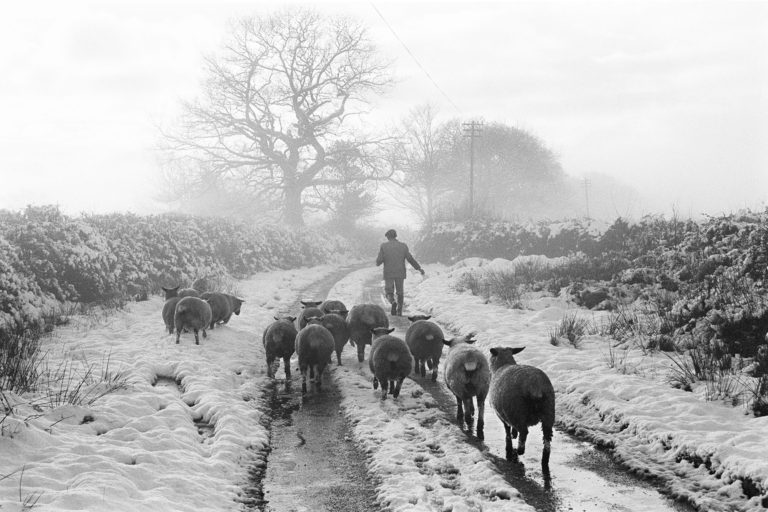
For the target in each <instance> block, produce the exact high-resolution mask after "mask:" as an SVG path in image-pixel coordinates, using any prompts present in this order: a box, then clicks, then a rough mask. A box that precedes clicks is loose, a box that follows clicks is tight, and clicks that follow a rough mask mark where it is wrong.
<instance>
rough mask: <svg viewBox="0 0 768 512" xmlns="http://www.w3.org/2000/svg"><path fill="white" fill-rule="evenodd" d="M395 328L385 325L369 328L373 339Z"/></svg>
mask: <svg viewBox="0 0 768 512" xmlns="http://www.w3.org/2000/svg"><path fill="white" fill-rule="evenodd" d="M394 330H395V328H394V327H392V328H389V329H388V328H386V327H376V328H374V329H371V333H372V334H373V339H376V338H378V337H379V336H386V335H387V334H389V333H391V332H392V331H394Z"/></svg>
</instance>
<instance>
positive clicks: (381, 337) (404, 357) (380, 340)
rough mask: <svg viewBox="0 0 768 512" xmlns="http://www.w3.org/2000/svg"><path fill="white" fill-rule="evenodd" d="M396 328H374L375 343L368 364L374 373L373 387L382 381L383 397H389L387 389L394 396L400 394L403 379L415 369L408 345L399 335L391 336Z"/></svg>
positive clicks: (376, 386)
mask: <svg viewBox="0 0 768 512" xmlns="http://www.w3.org/2000/svg"><path fill="white" fill-rule="evenodd" d="M394 330H395V329H394V328H392V329H388V328H386V327H377V328H376V329H374V330H373V336H374V339H373V344H372V345H371V356H370V358H369V360H368V366H369V368H370V370H371V373H372V374H373V389H376V388H378V386H379V383H381V399H382V400H384V399H385V398H387V390H389V392H390V393H391V394H392V397H393V398H397V397H398V395H400V388H401V387H402V385H403V380H405V378H406V377H407V376H408V374H410V373H411V371H412V370H413V356H411V352H410V350H408V345H406V343H405V341H404V340H402V339H400V338H398V337H397V336H390V333H391V332H392V331H394Z"/></svg>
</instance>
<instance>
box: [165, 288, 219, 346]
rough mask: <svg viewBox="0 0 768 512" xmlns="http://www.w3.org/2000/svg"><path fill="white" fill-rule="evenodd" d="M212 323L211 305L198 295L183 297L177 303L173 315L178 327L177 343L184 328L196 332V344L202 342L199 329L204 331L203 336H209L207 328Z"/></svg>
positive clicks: (175, 324)
mask: <svg viewBox="0 0 768 512" xmlns="http://www.w3.org/2000/svg"><path fill="white" fill-rule="evenodd" d="M210 323H211V306H210V305H209V304H208V303H207V302H205V301H204V300H203V299H200V298H198V297H182V298H181V299H180V300H179V302H178V304H176V312H175V313H174V315H173V324H174V326H175V327H176V343H179V337H180V336H181V332H182V331H183V330H184V329H188V330H190V331H192V332H194V333H195V344H196V345H199V344H200V338H199V336H198V334H197V333H198V332H199V331H203V338H207V337H208V334H206V332H205V329H206V327H208V325H210Z"/></svg>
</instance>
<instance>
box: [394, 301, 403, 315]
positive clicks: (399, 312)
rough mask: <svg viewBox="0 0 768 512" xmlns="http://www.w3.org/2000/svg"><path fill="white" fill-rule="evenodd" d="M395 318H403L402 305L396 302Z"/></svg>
mask: <svg viewBox="0 0 768 512" xmlns="http://www.w3.org/2000/svg"><path fill="white" fill-rule="evenodd" d="M395 314H396V315H397V316H403V303H402V302H398V303H397V313H395Z"/></svg>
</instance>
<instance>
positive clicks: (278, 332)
mask: <svg viewBox="0 0 768 512" xmlns="http://www.w3.org/2000/svg"><path fill="white" fill-rule="evenodd" d="M274 319H275V321H274V322H272V323H271V324H269V325H268V326H267V328H266V329H264V335H263V336H262V340H261V341H262V343H263V344H264V352H265V353H266V356H267V375H268V376H269V377H270V378H274V377H275V371H276V370H277V367H278V366H279V365H280V360H279V358H282V360H283V367H284V369H285V379H286V380H290V378H291V356H292V355H293V353H294V352H295V350H296V334H298V333H297V331H296V327H295V326H294V325H293V322H294V321H295V320H296V317H295V316H286V317H284V318H280V317H277V316H276V317H274Z"/></svg>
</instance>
